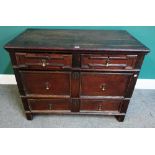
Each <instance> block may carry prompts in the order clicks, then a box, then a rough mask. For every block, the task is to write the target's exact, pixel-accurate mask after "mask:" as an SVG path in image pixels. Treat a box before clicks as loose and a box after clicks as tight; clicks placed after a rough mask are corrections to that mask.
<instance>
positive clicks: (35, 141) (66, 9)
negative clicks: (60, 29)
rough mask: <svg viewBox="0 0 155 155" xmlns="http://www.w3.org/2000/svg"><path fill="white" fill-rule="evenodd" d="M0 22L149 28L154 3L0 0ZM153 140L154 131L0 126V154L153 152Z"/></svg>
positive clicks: (150, 0)
mask: <svg viewBox="0 0 155 155" xmlns="http://www.w3.org/2000/svg"><path fill="white" fill-rule="evenodd" d="M0 25H1V26H146V25H147V26H151V25H152V26H154V25H155V5H154V1H153V0H107V1H105V0H88V1H87V0H76V1H75V0H42V1H39V0H12V1H11V0H1V1H0ZM6 115H7V114H6ZM154 139H155V132H154V129H1V130H0V154H2V155H5V154H9V155H10V154H15V155H29V154H33V155H51V154H53V155H57V154H62V155H65V154H66V155H81V154H85V155H93V154H95V155H104V154H106V155H107V154H119V155H122V154H123V155H124V154H126V155H128V154H129V155H133V154H137V155H142V154H148V155H154V154H155V144H154Z"/></svg>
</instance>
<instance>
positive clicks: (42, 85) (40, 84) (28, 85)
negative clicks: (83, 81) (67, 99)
mask: <svg viewBox="0 0 155 155" xmlns="http://www.w3.org/2000/svg"><path fill="white" fill-rule="evenodd" d="M20 74H21V78H22V81H23V85H24V89H25V91H26V94H35V95H38V94H40V95H70V80H71V74H70V72H48V71H44V72H43V71H20Z"/></svg>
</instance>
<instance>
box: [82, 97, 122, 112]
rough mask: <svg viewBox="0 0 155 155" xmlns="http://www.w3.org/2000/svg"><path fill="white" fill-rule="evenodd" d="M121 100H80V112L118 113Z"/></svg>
mask: <svg viewBox="0 0 155 155" xmlns="http://www.w3.org/2000/svg"><path fill="white" fill-rule="evenodd" d="M121 103H122V101H121V100H93V99H92V100H81V103H80V111H118V112H119V108H120V106H121Z"/></svg>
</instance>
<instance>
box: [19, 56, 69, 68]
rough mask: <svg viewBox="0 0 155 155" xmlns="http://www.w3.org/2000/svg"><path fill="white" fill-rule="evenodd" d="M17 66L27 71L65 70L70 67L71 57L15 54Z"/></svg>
mask: <svg viewBox="0 0 155 155" xmlns="http://www.w3.org/2000/svg"><path fill="white" fill-rule="evenodd" d="M16 59H17V65H18V67H21V68H27V69H40V70H42V69H66V68H71V67H72V55H69V54H68V55H66V54H48V53H44V54H42V53H16Z"/></svg>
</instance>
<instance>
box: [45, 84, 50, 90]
mask: <svg viewBox="0 0 155 155" xmlns="http://www.w3.org/2000/svg"><path fill="white" fill-rule="evenodd" d="M45 87H46V90H49V89H50V84H49V82H46V83H45Z"/></svg>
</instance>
